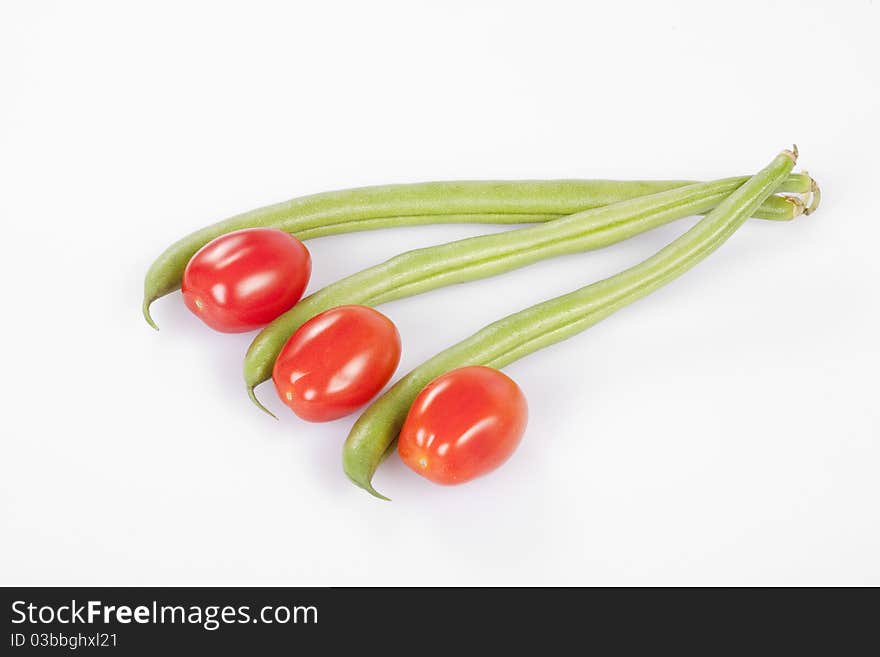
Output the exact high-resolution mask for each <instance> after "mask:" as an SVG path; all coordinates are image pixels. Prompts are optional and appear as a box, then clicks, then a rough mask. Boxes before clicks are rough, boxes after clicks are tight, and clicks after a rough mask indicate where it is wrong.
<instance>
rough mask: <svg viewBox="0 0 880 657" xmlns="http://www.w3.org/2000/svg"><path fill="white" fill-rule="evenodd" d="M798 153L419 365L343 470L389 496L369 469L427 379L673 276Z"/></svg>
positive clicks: (586, 319) (378, 409)
mask: <svg viewBox="0 0 880 657" xmlns="http://www.w3.org/2000/svg"><path fill="white" fill-rule="evenodd" d="M796 158H797V148H795V149H794V152H791V151H783V152H782V153H780V154H779V155H778V156H777V157H776V158H775V159H774V160H773V161H772V162H771V163H770V164H769V165H768V166H767V167H766V168H764V169H763V170H762V171H760V172H759V173H758V174H756V175H755V176H754V177H752V178H751V179H750V180H749V181H748V182H746V183H745V184H744V185H742V186H740V187H739V188H738V189H736V191H734V192H733V193H732V194H730V195H729V196H728V197H727V198H726V199H725V200H723V201H722V202H720V203H719V204H718V205H717V207H716V208H715V209H714V210H713V211H712V212H710V213H709V214H708V215H707V216H706V217H705V218H704V219H702V220H701V221H700V222H699V223H697V224H696V225H695V226H694V227H693V228H691V229H690V230H688V231H687V232H686V233H684V234H683V235H682V236H680V237H679V238H678V239H676V240H675V241H673V242H672V243H671V244H669V245H668V246H666V247H665V248H663V249H661V250H660V251H658V252H657V253H656V254H654V255H653V256H651V257H650V258H648V259H647V260H645V261H643V262H642V263H640V264H638V265H636V266H634V267H631V268H630V269H627V270H624V271H622V272H620V273H618V274H616V275H614V276H611V277H610V278H607V279H604V280H602V281H599V282H597V283H593V284H592V285H588V286H586V287H583V288H580V289H579V290H576V291H574V292H571V293H569V294H565V295H563V296H560V297H556V298H554V299H550V300H549V301H545V302H543V303H540V304H537V305H535V306H532V307H530V308H527V309H525V310H522V311H520V312H518V313H515V314H513V315H510V316H508V317H505V318H504V319H501V320H499V321H497V322H495V323H493V324H490V325H489V326H486V327H485V328H483V329H482V330H480V331H478V332H477V333H475V334H474V335H472V336H471V337H469V338H467V339H466V340H464V341H462V342H459V343H458V344H456V345H454V346H452V347H450V348H449V349H446V350H445V351H443V352H441V353H439V354H437V355H436V356H434V357H433V358H431V359H430V360H428V361H426V362H425V363H423V364H422V365H419V366H418V367H416V368H415V369H414V370H412V371H411V372H410V373H409V374H407V375H406V376H405V377H403V378H402V379H401V380H400V381H398V382H397V383H396V384H395V385H394V386H393V387H391V388H390V389H389V390H388V391H387V392H386V393H385V394H383V395H382V396H381V397H380V398H379V399H377V400H376V401H375V402H373V404H372V405H370V406H369V407H368V408H367V410H366V411H365V412H364V413H363V415H361V417H360V418H359V419H358V421H357V422H356V423H355V425H354V427H353V428H352V430H351V433H350V434H349V436H348V438H347V440H346V441H345V446H344V448H343V455H342V464H343V469H344V470H345V473H346V474H347V475H348V477H349V478H350V479H351V480H352V481H353V482H354V483H355V484H357V485H358V486H360V487H361V488H363V489H364V490H366V491H367V492H369V493H371V494H372V495H374V496H376V497H379V498H381V499H388V498H386V497H384V496H383V495H381V494H380V493H379V492H377V491H376V490H375V489H374V488H373V485H372V478H373V474H374V472H375V471H376V468H377V467H378V466H379V463H380V462H381V461H382V458H383V457H384V455H385V454H386V453H388V451H389V450H390V449H391V448H393V446H394V442H395V440H396V438H397V435H398V433H399V432H400V429H401V427H402V426H403V422H404V420H405V419H406V416H407V413H408V412H409V407H410V405H411V404H412V402H413V400H414V399H415V398H416V396H417V395H418V393H419V392H420V391H421V390H422V388H424V387H425V386H426V385H427V384H428V383H429V382H431V381H432V380H434V379H435V378H437V377H438V376H440V375H442V374H444V373H446V372H449V371H450V370H453V369H456V368H458V367H463V366H466V365H486V366H488V367H495V368H500V367H504V366H505V365H507V364H509V363H512V362H513V361H515V360H517V359H519V358H522V357H523V356H526V355H528V354H530V353H532V352H534V351H537V350H538V349H541V348H543V347H546V346H548V345H551V344H553V343H555V342H559V341H560V340H564V339H566V338H568V337H571V336H572V335H575V334H576V333H579V332H581V331H583V330H584V329H586V328H588V327H590V326H592V325H593V324H596V323H597V322H599V321H600V320H602V319H604V318H605V317H608V316H609V315H611V314H612V313H613V312H614V311H616V310H618V309H620V308H622V307H624V306H626V305H628V304H630V303H632V302H633V301H636V300H638V299H640V298H642V297H644V296H646V295H647V294H650V293H651V292H653V291H654V290H656V289H657V288H659V287H661V286H663V285H665V284H666V283H668V282H670V281H671V280H673V279H675V278H677V277H678V276H680V275H681V274H683V273H684V272H686V271H688V270H689V269H690V268H691V267H693V266H694V265H696V264H697V263H698V262H700V261H701V260H703V258H705V257H706V256H708V255H709V254H710V253H712V252H713V251H714V250H715V249H717V248H718V247H719V246H721V244H723V243H724V242H725V241H726V240H727V239H728V238H729V237H730V236H731V235H732V234H733V233H734V232H735V231H736V230H737V229H738V228H739V227H740V226H742V224H743V223H744V222H745V220H746V219H747V218H748V217H749V216H750V215H751V214H752V213H753V212H754V211H755V209H756V208H757V207H758V206H760V204H761V203H762V202H763V201H764V199H766V198H767V197H768V196H769V195H770V194H772V193H773V192H774V190H775V189H777V188H778V186H779V184H780V183H781V182H782V181H783V180H785V176H786V175H788V173H789V172H790V171H791V169H792V167H793V166H794V163H795V160H796ZM621 205H623V204H621ZM607 211H609V212H613V211H614V210H613V209H612V208H609V209H608V210H607Z"/></svg>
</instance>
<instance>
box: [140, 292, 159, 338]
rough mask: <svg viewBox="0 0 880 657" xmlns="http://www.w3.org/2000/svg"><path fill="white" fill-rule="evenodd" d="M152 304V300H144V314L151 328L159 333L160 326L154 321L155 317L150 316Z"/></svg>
mask: <svg viewBox="0 0 880 657" xmlns="http://www.w3.org/2000/svg"><path fill="white" fill-rule="evenodd" d="M151 303H153V302H152V300H150V299H144V305H143V308H142V309H143V313H144V319H145V320H147V324H149V325H150V326H152V327H153V328H154V329H156V330H157V331H158V330H159V326H158V325H157V324H156V322H154V321H153V316H152V315H150V304H151Z"/></svg>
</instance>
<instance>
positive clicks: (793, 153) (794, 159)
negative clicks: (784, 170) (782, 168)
mask: <svg viewBox="0 0 880 657" xmlns="http://www.w3.org/2000/svg"><path fill="white" fill-rule="evenodd" d="M782 152H783V153H785V154H786V155H788V156H789V157H790V158H791V160H792V162H797V159H798V155H799V154H800V153H799V152H798V147H797V144H792V145H791V150H788V149H786V150H784V151H782Z"/></svg>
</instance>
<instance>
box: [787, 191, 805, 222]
mask: <svg viewBox="0 0 880 657" xmlns="http://www.w3.org/2000/svg"><path fill="white" fill-rule="evenodd" d="M805 197H806V194H802V195H800V196H790V195H788V194H783V195H782V198H783V199H785V200H786V201H788V202H789V203H791V204H792V205H793V206H794V208H795V210H794V215H793V216H792V217H791V218H792V219H796V218H797V217H800V216H801V215H802V214H806V213H807V207H806V204H805V202H804V201H805Z"/></svg>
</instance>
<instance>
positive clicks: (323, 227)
mask: <svg viewBox="0 0 880 657" xmlns="http://www.w3.org/2000/svg"><path fill="white" fill-rule="evenodd" d="M686 184H688V182H687V181H675V180H671V181H670V180H666V181H664V180H660V181H609V180H546V181H500V182H491V181H489V182H476V181H471V182H429V183H416V184H407V185H385V186H377V187H362V188H358V189H347V190H341V191H335V192H325V193H323V194H314V195H311V196H303V197H300V198H295V199H291V200H289V201H284V202H282V203H276V204H275V205H269V206H266V207H263V208H258V209H256V210H252V211H250V212H245V213H244V214H239V215H236V216H234V217H231V218H229V219H226V220H224V221H221V222H219V223H216V224H213V225H211V226H208V227H206V228H203V229H201V230H199V231H196V232H195V233H192V234H190V235H187V236H186V237H184V238H183V239H181V240H178V241H177V242H175V243H174V244H172V245H171V246H169V247H168V248H167V249H165V251H164V252H163V253H162V254H161V255H160V256H159V257H158V258H156V260H155V261H154V262H153V264H152V265H151V266H150V268H149V270H148V271H147V275H146V278H145V279H144V301H143V313H144V318H145V319H146V320H147V322H148V323H149V324H150V326H152V327H153V328H158V327H157V326H156V324H155V322H154V321H153V319H152V317H151V316H150V305H151V304H152V303H153V301H155V300H156V299H158V298H160V297H162V296H164V295H166V294H169V293H170V292H173V291H174V290H176V289H178V288H179V287H180V281H181V279H182V278H183V270H184V269H185V268H186V264H187V263H188V262H189V260H190V258H192V256H193V255H194V254H195V252H196V251H198V250H199V249H200V248H201V247H203V246H204V245H205V244H207V243H208V242H210V241H211V240H212V239H214V238H215V237H219V236H220V235H224V234H226V233H229V232H231V231H233V230H239V229H241V228H254V227H259V226H261V227H269V228H279V229H281V230H285V231H287V232H289V233H293V234H294V235H296V236H297V237H299V238H300V239H309V238H313V237H322V236H324V235H335V234H338V233H347V232H353V231H358V230H373V229H376V228H389V227H396V226H413V225H422V224H434V223H463V222H469V223H500V224H505V223H530V222H539V221H549V220H550V219H555V218H556V217H559V216H563V215H566V214H571V213H572V212H577V211H579V210H585V209H587V208H592V207H598V206H601V205H608V204H609V203H614V202H616V201H620V200H623V199H626V198H632V197H635V196H644V195H645V194H652V193H654V192H658V191H662V190H664V189H671V188H673V187H680V186H682V185H686ZM810 184H811V181H810V177H809V176H807V175H805V174H796V175H793V176H791V177H790V179H789V180H788V181H786V184H785V185H784V186H783V187H782V189H781V191H784V192H791V193H801V194H806V193H809V191H810ZM771 201H772V199H771ZM781 203H782V202H775V204H772V203H771V204H770V205H769V206H768V207H766V208H762V209H761V212H760V213H758V215H759V216H760V217H761V218H765V219H786V218H788V216H787V213H786V211H787V208H786V207H785V206H784V205H782V204H781Z"/></svg>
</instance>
